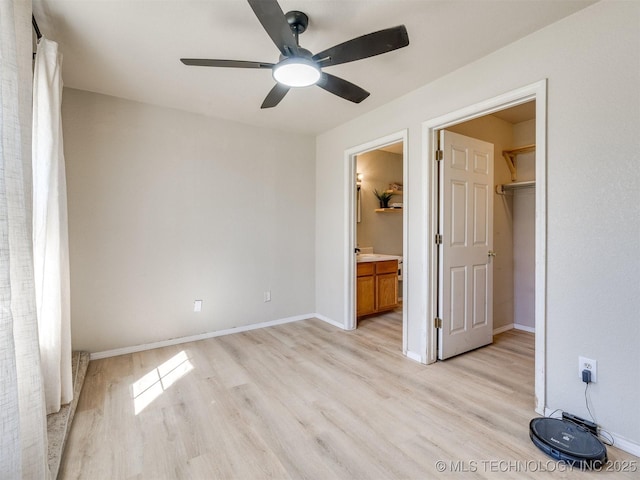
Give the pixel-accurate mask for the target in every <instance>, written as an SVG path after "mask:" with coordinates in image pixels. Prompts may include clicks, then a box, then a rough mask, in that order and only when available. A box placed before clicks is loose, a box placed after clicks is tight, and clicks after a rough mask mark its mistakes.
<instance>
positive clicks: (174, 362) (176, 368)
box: [132, 350, 193, 415]
mask: <svg viewBox="0 0 640 480" xmlns="http://www.w3.org/2000/svg"><path fill="white" fill-rule="evenodd" d="M191 370H193V365H192V364H191V362H190V361H189V357H188V356H187V354H186V352H185V351H184V350H183V351H181V352H180V353H178V354H176V355H174V356H173V357H171V358H170V359H169V360H167V361H166V362H164V363H163V364H162V365H160V366H158V367H156V368H154V369H153V370H151V371H150V372H149V373H147V374H146V375H145V376H143V377H142V378H140V379H139V380H138V381H137V382H135V383H134V384H133V385H132V387H133V403H134V409H135V414H136V415H138V414H139V413H140V412H142V411H143V410H144V409H145V408H147V407H148V406H149V405H150V404H151V403H152V402H153V401H154V400H155V399H156V398H158V397H159V396H160V395H162V393H163V392H164V391H165V390H167V389H168V388H169V387H170V386H171V385H173V384H174V383H175V382H176V381H178V380H179V379H180V378H182V377H184V376H185V375H186V374H187V373H189V372H190V371H191Z"/></svg>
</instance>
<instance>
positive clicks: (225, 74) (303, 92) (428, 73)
mask: <svg viewBox="0 0 640 480" xmlns="http://www.w3.org/2000/svg"><path fill="white" fill-rule="evenodd" d="M592 3H594V0H553V1H551V0H532V1H531V0H440V1H437V0H402V1H400V0H385V1H378V0H280V5H281V7H282V10H283V11H284V12H287V11H289V10H302V11H304V12H305V13H306V14H307V15H308V16H309V18H310V24H309V28H308V30H307V31H306V32H305V33H304V34H302V35H301V36H300V44H301V45H302V46H303V47H305V48H307V49H308V50H311V52H314V53H315V52H318V51H320V50H323V49H325V48H327V47H330V46H332V45H335V44H338V43H341V42H343V41H346V40H349V39H351V38H354V37H357V36H360V35H363V34H366V33H370V32H372V31H376V30H381V29H383V28H388V27H392V26H396V25H400V24H404V25H406V27H407V30H408V32H409V39H410V45H409V46H408V47H406V48H403V49H400V50H397V51H395V52H391V53H387V54H384V55H380V56H377V57H373V58H369V59H365V60H360V61H357V62H353V63H347V64H343V65H337V66H335V67H328V68H327V69H326V71H327V72H328V73H331V74H334V75H337V76H340V77H342V78H344V79H346V80H349V81H350V82H353V83H355V84H357V85H359V86H361V87H363V88H364V89H365V90H368V91H369V92H371V96H370V97H369V98H367V99H366V100H364V101H363V102H362V103H360V104H358V105H356V104H353V103H351V102H347V101H345V100H343V99H341V98H339V97H336V96H334V95H331V94H330V93H328V92H326V91H324V90H322V89H321V88H318V87H307V88H301V89H292V90H291V91H290V92H289V93H288V94H287V96H286V97H285V98H284V100H283V101H282V102H281V103H280V104H279V105H278V106H277V107H275V108H272V109H268V110H261V109H260V104H261V103H262V101H263V99H264V97H265V96H266V95H267V93H268V92H269V90H270V89H271V88H272V86H273V85H274V81H273V79H272V78H271V72H270V70H248V69H230V68H206V67H187V66H185V65H182V64H181V63H180V61H179V58H181V57H192V58H193V57H195V58H216V59H233V60H251V61H261V62H271V63H275V62H277V61H278V54H279V52H278V50H277V48H276V47H275V45H274V44H273V43H272V42H271V40H270V38H269V37H268V36H267V34H266V32H265V31H264V29H263V28H262V26H261V25H260V23H259V22H258V20H257V18H256V17H255V15H254V14H253V11H252V10H251V8H250V6H249V4H248V3H247V2H246V1H243V0H209V1H204V0H199V1H195V0H171V1H162V0H126V1H123V0H100V1H89V0H75V1H70V0H33V10H34V14H35V16H36V20H37V22H38V24H39V26H40V30H41V31H42V33H43V34H44V35H45V36H46V37H47V38H49V39H51V40H55V41H57V42H58V43H59V44H60V49H61V51H62V52H63V55H64V60H63V78H64V83H65V85H66V86H67V87H72V88H78V89H82V90H88V91H92V92H98V93H103V94H106V95H114V96H117V97H122V98H126V99H131V100H136V101H140V102H145V103H149V104H153V105H161V106H165V107H171V108H177V109H181V110H186V111H190V112H195V113H200V114H203V115H208V116H212V117H219V118H225V119H229V120H233V121H238V122H242V123H247V124H251V125H256V126H264V127H271V128H276V129H280V130H287V131H293V132H305V133H311V134H317V133H320V132H323V131H326V130H328V129H331V128H333V127H335V126H337V125H340V124H342V123H344V122H347V121H349V120H350V119H352V118H355V117H357V116H359V115H362V114H363V113H365V112H367V111H370V110H372V109H374V108H376V107H379V106H380V105H382V104H384V103H387V102H389V101H390V100H393V99H395V98H397V97H399V96H401V95H403V94H405V93H408V92H410V91H411V90H414V89H416V88H418V87H420V86H422V85H424V84H426V83H429V82H430V81H432V80H434V79H436V78H438V77H441V76H443V75H445V74H446V73H448V72H451V71H453V70H455V69H457V68H459V67H461V66H463V65H465V64H468V63H470V62H472V61H474V60H476V59H478V58H480V57H483V56H485V55H487V54H488V53H490V52H492V51H495V50H497V49H499V48H501V47H502V46H505V45H507V44H509V43H512V42H513V41H515V40H517V39H518V38H521V37H524V36H526V35H528V34H529V33H532V32H534V31H536V30H539V29H541V28H543V27H544V26H546V25H548V24H550V23H553V22H556V21H557V20H559V19H561V18H563V17H565V16H567V15H570V14H572V13H574V12H576V11H577V10H580V9H582V8H585V7H586V6H588V5H590V4H592ZM496 79H499V76H498V75H496Z"/></svg>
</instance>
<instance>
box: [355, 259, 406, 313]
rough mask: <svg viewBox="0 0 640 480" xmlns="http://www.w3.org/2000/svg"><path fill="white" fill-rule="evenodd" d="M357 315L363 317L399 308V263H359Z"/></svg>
mask: <svg viewBox="0 0 640 480" xmlns="http://www.w3.org/2000/svg"><path fill="white" fill-rule="evenodd" d="M356 284H357V288H356V290H357V293H356V304H357V308H356V315H357V317H358V318H359V317H363V316H365V315H371V314H373V313H379V312H384V311H387V310H392V309H394V308H396V307H397V306H398V261H397V260H385V261H380V262H358V263H357V280H356Z"/></svg>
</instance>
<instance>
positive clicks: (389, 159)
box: [356, 150, 403, 255]
mask: <svg viewBox="0 0 640 480" xmlns="http://www.w3.org/2000/svg"><path fill="white" fill-rule="evenodd" d="M356 165H357V167H356V170H357V172H358V173H361V174H362V175H363V180H362V183H361V187H360V188H361V190H360V192H361V197H360V199H361V200H360V202H361V204H360V222H359V223H358V224H357V228H356V230H357V232H356V235H357V245H358V246H362V247H373V251H374V252H375V253H388V254H391V255H402V211H401V210H399V211H397V212H376V211H375V209H376V208H379V202H378V199H377V198H376V196H375V195H374V194H373V191H374V190H378V192H380V191H382V190H387V189H388V188H389V184H390V183H400V184H402V155H398V154H396V153H390V152H385V151H383V150H373V151H371V152H367V153H363V154H361V155H358V156H357V159H356ZM402 200H403V195H394V196H393V197H391V200H390V202H389V203H402Z"/></svg>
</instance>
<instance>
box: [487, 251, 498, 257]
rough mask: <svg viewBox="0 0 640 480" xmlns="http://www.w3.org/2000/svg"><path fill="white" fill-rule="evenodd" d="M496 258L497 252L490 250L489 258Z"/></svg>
mask: <svg viewBox="0 0 640 480" xmlns="http://www.w3.org/2000/svg"><path fill="white" fill-rule="evenodd" d="M495 256H496V252H494V251H493V250H489V251H488V252H487V257H495Z"/></svg>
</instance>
